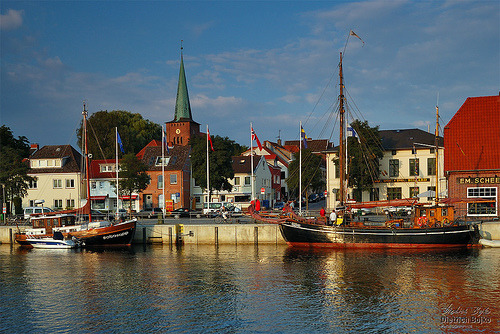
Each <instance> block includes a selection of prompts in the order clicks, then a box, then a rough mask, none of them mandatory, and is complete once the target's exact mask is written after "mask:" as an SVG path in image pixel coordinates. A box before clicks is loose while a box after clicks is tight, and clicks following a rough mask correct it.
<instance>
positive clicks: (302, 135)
mask: <svg viewBox="0 0 500 334" xmlns="http://www.w3.org/2000/svg"><path fill="white" fill-rule="evenodd" d="M300 137H301V138H302V141H303V142H304V148H307V135H306V132H305V131H304V128H303V127H302V126H300Z"/></svg>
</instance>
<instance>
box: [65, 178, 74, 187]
mask: <svg viewBox="0 0 500 334" xmlns="http://www.w3.org/2000/svg"><path fill="white" fill-rule="evenodd" d="M74 187H75V180H74V179H66V188H74Z"/></svg>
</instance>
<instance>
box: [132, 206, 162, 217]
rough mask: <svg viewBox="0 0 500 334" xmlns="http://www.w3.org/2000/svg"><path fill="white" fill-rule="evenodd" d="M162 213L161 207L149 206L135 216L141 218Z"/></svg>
mask: <svg viewBox="0 0 500 334" xmlns="http://www.w3.org/2000/svg"><path fill="white" fill-rule="evenodd" d="M161 214H162V210H161V208H151V209H144V210H141V211H139V212H138V213H137V214H136V216H138V217H141V218H149V219H151V218H157V217H158V215H161Z"/></svg>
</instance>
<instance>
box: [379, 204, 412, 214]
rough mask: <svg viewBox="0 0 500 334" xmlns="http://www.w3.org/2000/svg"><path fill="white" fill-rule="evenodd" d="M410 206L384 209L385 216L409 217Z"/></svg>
mask: <svg viewBox="0 0 500 334" xmlns="http://www.w3.org/2000/svg"><path fill="white" fill-rule="evenodd" d="M412 210H413V209H412V207H411V206H388V207H386V208H384V213H385V214H386V215H398V216H409V215H411V212H412Z"/></svg>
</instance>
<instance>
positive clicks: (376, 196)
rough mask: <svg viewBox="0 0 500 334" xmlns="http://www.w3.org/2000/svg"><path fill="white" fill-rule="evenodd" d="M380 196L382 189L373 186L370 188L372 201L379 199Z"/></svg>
mask: <svg viewBox="0 0 500 334" xmlns="http://www.w3.org/2000/svg"><path fill="white" fill-rule="evenodd" d="M379 198H380V189H379V188H371V189H370V201H378V200H379Z"/></svg>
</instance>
